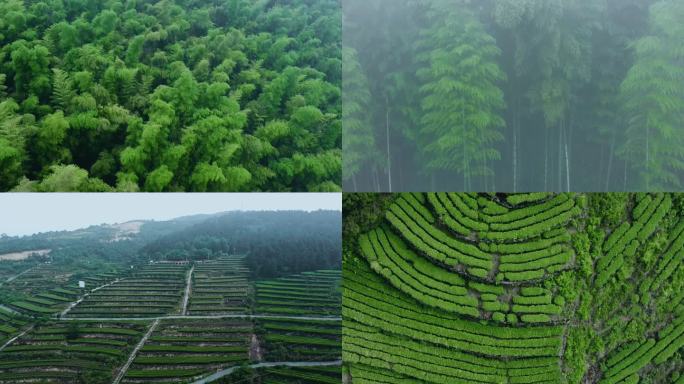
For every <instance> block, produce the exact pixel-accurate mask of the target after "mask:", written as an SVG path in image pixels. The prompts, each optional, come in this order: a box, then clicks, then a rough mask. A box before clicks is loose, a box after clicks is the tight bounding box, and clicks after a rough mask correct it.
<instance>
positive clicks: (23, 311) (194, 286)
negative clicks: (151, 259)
mask: <svg viewBox="0 0 684 384" xmlns="http://www.w3.org/2000/svg"><path fill="white" fill-rule="evenodd" d="M41 273H43V274H45V276H43V277H41V276H40V274H41ZM340 275H341V274H340V271H329V270H322V271H313V272H305V273H302V274H297V275H291V276H286V277H283V278H282V279H275V280H269V281H259V282H257V283H255V282H254V281H253V280H251V279H250V271H249V269H248V268H247V267H246V264H245V257H244V256H224V257H219V258H217V259H214V260H209V261H201V262H199V261H198V262H190V263H186V262H179V263H150V264H146V265H139V266H135V267H134V268H132V269H131V270H125V269H124V270H123V271H122V272H121V273H113V272H110V273H100V274H93V275H90V274H83V273H69V274H65V273H64V270H63V269H62V268H59V267H56V266H50V265H39V266H36V267H34V268H33V269H31V270H29V271H28V272H27V273H24V274H22V275H21V276H19V277H17V278H16V279H15V280H13V281H12V282H10V283H6V285H7V289H8V291H9V290H12V292H16V294H17V295H18V296H19V297H21V299H18V300H12V301H11V303H8V304H7V305H6V306H5V307H0V383H16V382H27V383H34V382H40V383H88V384H90V383H95V384H100V383H111V382H116V383H117V384H118V383H189V382H193V381H195V380H199V379H202V378H204V377H206V376H208V375H209V374H212V373H215V372H222V371H225V372H226V375H225V377H223V378H222V379H221V380H224V381H228V382H230V380H232V379H231V377H232V376H231V375H232V374H233V372H232V371H230V370H231V368H236V369H237V368H239V367H241V366H250V365H258V364H260V363H263V362H277V363H280V362H296V363H298V364H307V363H309V362H313V363H318V362H324V363H325V362H331V361H332V362H334V361H339V360H340V359H341V332H342V331H341V319H340V318H339V314H340V309H339V306H340V302H341V292H340V289H339V285H340ZM55 276H60V278H59V279H58V280H57V284H55V283H54V282H52V281H50V280H49V279H50V278H52V277H55ZM79 280H82V281H85V283H86V287H85V288H84V289H79V288H75V287H78V284H77V282H78V281H79ZM255 285H257V286H259V287H264V291H263V292H262V294H263V296H258V297H257V296H256V295H255V291H256V289H255ZM15 290H16V291H15ZM277 293H281V294H283V295H284V296H283V297H282V298H280V299H279V298H278V295H277ZM260 300H263V302H261V301H260ZM335 306H337V308H335ZM263 308H266V309H267V310H263V311H262V309H263ZM288 309H289V310H288ZM278 313H280V314H282V315H283V317H278V318H274V317H272V316H274V315H275V314H278ZM254 314H256V315H254ZM259 314H261V315H264V314H265V315H266V316H268V318H264V319H261V318H259ZM222 316H223V317H222ZM335 316H338V317H335ZM14 338H16V339H14ZM13 339H14V340H13ZM10 341H11V342H10ZM5 344H6V345H5ZM3 346H4V348H3ZM335 369H336V370H337V371H335ZM262 371H264V372H268V374H267V376H268V377H269V381H267V382H270V383H276V382H279V383H328V382H330V380H331V377H335V372H337V380H338V382H339V374H340V367H339V363H338V365H337V366H332V367H330V366H321V367H317V366H316V367H308V366H306V365H305V366H301V367H289V368H288V367H280V366H272V367H271V366H269V367H268V368H259V369H257V370H256V371H255V372H262ZM237 372H239V371H237ZM236 374H237V373H236ZM321 380H322V381H321Z"/></svg>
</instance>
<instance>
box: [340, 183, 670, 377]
mask: <svg viewBox="0 0 684 384" xmlns="http://www.w3.org/2000/svg"><path fill="white" fill-rule="evenodd" d="M383 199H386V200H385V201H386V202H387V203H384V204H383V206H384V211H383V210H375V211H374V212H375V216H374V217H373V215H371V214H369V213H368V212H366V213H365V214H360V213H359V212H356V210H357V209H364V207H366V206H368V205H370V206H376V207H377V203H378V200H374V199H372V198H370V197H369V196H368V197H367V196H366V195H364V194H360V195H357V194H348V195H345V196H344V200H345V201H344V204H343V206H344V209H345V212H344V214H345V217H346V218H347V217H348V219H346V220H345V225H350V226H351V227H352V228H353V229H348V228H345V229H344V234H345V238H344V257H343V277H344V284H343V301H342V315H343V318H344V321H343V330H342V333H343V342H342V350H343V352H342V354H343V359H344V362H345V367H344V370H343V374H344V375H346V376H348V377H346V379H349V380H350V382H352V383H355V384H358V383H395V382H402V383H411V384H417V383H449V384H453V383H456V384H458V383H493V384H500V383H542V382H544V383H547V382H548V383H568V384H570V383H575V384H579V383H597V384H617V383H637V382H638V383H665V382H668V383H669V382H676V380H680V377H681V372H682V371H684V360H683V359H682V356H684V294H683V293H682V292H684V267H683V266H684V263H682V256H683V255H684V219H683V217H684V211H683V209H684V195H681V194H665V193H651V194H646V193H636V194H601V193H589V194H569V193H566V194H550V193H549V194H546V193H544V194H542V193H530V194H519V195H518V194H487V193H482V194H475V193H425V194H409V193H403V194H395V195H392V196H391V197H383ZM347 200H351V201H347ZM347 213H349V215H347ZM355 220H356V221H355Z"/></svg>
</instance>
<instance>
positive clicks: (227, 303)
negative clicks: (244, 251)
mask: <svg viewBox="0 0 684 384" xmlns="http://www.w3.org/2000/svg"><path fill="white" fill-rule="evenodd" d="M248 274H249V269H248V268H247V267H246V266H245V257H244V256H232V257H223V258H219V259H217V260H213V261H209V262H205V263H201V264H197V265H196V266H195V269H194V271H193V275H192V290H191V293H190V302H189V305H188V308H187V312H188V314H191V315H216V314H222V313H245V312H246V311H247V309H248V308H247V303H246V299H247V294H248V290H249V282H248V281H247V275H248Z"/></svg>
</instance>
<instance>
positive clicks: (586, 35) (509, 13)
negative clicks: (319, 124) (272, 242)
mask: <svg viewBox="0 0 684 384" xmlns="http://www.w3.org/2000/svg"><path fill="white" fill-rule="evenodd" d="M344 5H345V6H344V7H343V19H342V20H343V34H342V35H343V40H344V41H343V48H342V49H343V54H342V60H343V74H344V79H343V84H342V86H343V92H342V93H343V95H342V98H343V104H344V105H343V111H342V114H343V117H342V120H343V121H342V125H343V129H344V135H343V136H344V138H343V152H344V161H343V167H344V169H343V182H344V190H345V191H354V192H356V191H360V192H363V191H365V192H369V191H375V192H394V191H510V192H524V191H556V192H563V191H678V190H681V188H682V186H684V152H683V151H682V150H681V148H682V146H684V139H682V138H684V129H683V128H682V124H681V122H682V115H684V66H683V65H682V61H683V60H684V52H682V50H681V48H680V46H681V41H682V40H684V28H682V23H681V22H680V20H682V19H684V3H682V1H681V0H619V1H604V0H486V1H470V0H345V2H344ZM535 195H538V196H535ZM540 196H541V195H539V194H538V193H537V194H535V193H533V194H529V195H527V196H525V197H520V198H516V199H521V200H520V201H518V202H522V201H523V200H527V199H530V200H529V201H534V199H535V198H536V197H540ZM511 203H512V204H517V203H516V202H511Z"/></svg>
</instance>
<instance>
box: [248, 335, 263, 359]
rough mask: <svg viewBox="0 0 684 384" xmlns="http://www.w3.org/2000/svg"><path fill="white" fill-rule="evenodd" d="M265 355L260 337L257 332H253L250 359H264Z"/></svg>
mask: <svg viewBox="0 0 684 384" xmlns="http://www.w3.org/2000/svg"><path fill="white" fill-rule="evenodd" d="M263 358H264V357H263V355H262V353H261V345H260V344H259V338H258V337H257V335H256V334H254V333H252V337H251V339H250V344H249V359H250V360H252V361H261V360H263Z"/></svg>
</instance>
